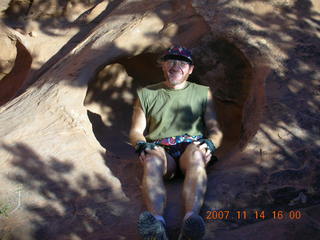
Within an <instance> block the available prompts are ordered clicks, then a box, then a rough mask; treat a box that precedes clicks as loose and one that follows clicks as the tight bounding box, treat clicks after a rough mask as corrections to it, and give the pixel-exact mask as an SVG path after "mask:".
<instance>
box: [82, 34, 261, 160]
mask: <svg viewBox="0 0 320 240" xmlns="http://www.w3.org/2000/svg"><path fill="white" fill-rule="evenodd" d="M192 49H193V53H194V58H195V70H194V72H193V74H192V75H191V77H190V79H189V80H190V81H192V82H196V83H200V84H203V85H207V86H210V89H211V91H212V93H213V95H214V101H215V111H216V114H217V121H218V124H219V127H220V129H221V132H222V138H221V136H218V137H217V139H219V137H220V140H221V146H220V148H219V149H218V151H217V155H219V157H220V158H225V157H228V156H229V157H230V156H232V155H233V154H235V153H237V152H238V151H239V150H241V149H243V148H244V147H245V145H246V144H247V142H248V141H249V140H250V139H251V137H252V136H254V134H255V132H256V131H257V129H258V125H259V116H258V115H259V114H258V112H254V111H248V109H259V108H261V106H252V103H251V102H250V101H248V100H249V99H251V98H252V97H260V98H261V97H263V94H261V91H260V92H259V91H254V92H253V91H252V87H253V70H252V66H251V65H250V62H249V61H248V59H247V58H246V57H245V55H244V54H243V53H242V52H241V50H240V49H238V48H237V47H236V46H235V45H234V44H232V43H231V42H230V41H227V40H225V39H212V38H210V37H208V36H206V37H203V38H202V39H200V40H199V42H197V43H196V44H195V47H193V48H192ZM162 51H163V49H160V50H155V51H145V52H143V53H141V54H139V55H137V56H131V57H122V58H119V59H116V60H115V61H114V62H113V63H111V64H108V65H106V66H105V67H103V68H102V70H100V71H98V73H97V74H96V75H95V77H94V78H93V79H92V80H91V81H90V82H89V84H88V90H87V94H86V98H85V102H84V104H85V106H86V107H87V108H88V116H89V119H90V121H91V123H92V126H93V131H94V133H95V136H96V138H97V140H98V141H99V142H100V144H101V145H102V146H103V147H105V148H106V149H107V150H109V151H111V152H113V153H116V154H120V155H121V152H123V149H124V148H126V143H127V141H128V132H129V129H130V124H131V115H132V104H133V101H134V99H135V97H136V89H137V88H138V87H143V86H146V85H148V84H153V83H157V82H160V81H163V75H162V71H161V68H160V66H159V64H158V61H157V60H158V58H159V55H160V54H161V52H162ZM259 87H260V89H261V88H262V87H263V86H259ZM253 93H254V94H255V96H251V94H253ZM258 102H259V101H255V104H257V103H258ZM261 102H263V101H260V103H261ZM246 104H247V105H246ZM248 104H251V106H250V107H248ZM252 118H253V119H255V121H254V122H253V124H251V123H250V124H248V123H246V122H245V121H249V120H250V121H251V120H252ZM249 125H250V127H247V126H249Z"/></svg>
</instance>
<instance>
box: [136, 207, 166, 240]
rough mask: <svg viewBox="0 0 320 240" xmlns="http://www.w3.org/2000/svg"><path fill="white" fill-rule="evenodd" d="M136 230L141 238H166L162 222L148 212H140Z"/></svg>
mask: <svg viewBox="0 0 320 240" xmlns="http://www.w3.org/2000/svg"><path fill="white" fill-rule="evenodd" d="M138 231H139V233H140V235H141V237H142V238H143V240H168V238H167V235H166V229H165V227H164V223H163V222H162V221H160V220H157V219H156V218H155V217H154V216H153V215H152V214H151V213H150V212H143V213H141V214H140V216H139V220H138Z"/></svg>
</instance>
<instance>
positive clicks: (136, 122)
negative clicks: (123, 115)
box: [129, 98, 147, 147]
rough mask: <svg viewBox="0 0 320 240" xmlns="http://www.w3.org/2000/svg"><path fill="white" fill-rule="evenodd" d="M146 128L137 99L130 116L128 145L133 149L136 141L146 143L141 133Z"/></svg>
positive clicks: (144, 118)
mask: <svg viewBox="0 0 320 240" xmlns="http://www.w3.org/2000/svg"><path fill="white" fill-rule="evenodd" d="M146 126H147V122H146V116H145V114H144V112H143V109H142V107H141V104H140V101H139V98H137V100H136V102H135V104H134V107H133V115H132V124H131V130H130V134H129V138H130V143H131V145H132V146H133V147H134V146H136V143H137V142H138V141H146V138H145V137H144V136H143V132H144V130H145V128H146Z"/></svg>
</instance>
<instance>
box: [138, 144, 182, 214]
mask: <svg viewBox="0 0 320 240" xmlns="http://www.w3.org/2000/svg"><path fill="white" fill-rule="evenodd" d="M140 159H141V160H142V162H143V166H144V170H143V179H142V188H143V197H144V200H145V203H146V206H147V209H148V211H150V212H151V213H152V214H154V215H160V216H162V214H163V211H164V207H165V201H166V193H165V187H164V184H163V177H164V176H168V175H170V174H173V172H174V171H175V167H176V166H175V162H174V160H173V159H172V158H171V157H170V156H169V155H167V154H166V153H165V151H164V149H163V148H161V147H156V149H154V150H146V153H142V155H141V156H140Z"/></svg>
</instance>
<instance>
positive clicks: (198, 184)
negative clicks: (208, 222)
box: [180, 143, 211, 239]
mask: <svg viewBox="0 0 320 240" xmlns="http://www.w3.org/2000/svg"><path fill="white" fill-rule="evenodd" d="M210 158H211V154H210V153H207V152H206V151H205V150H204V149H201V148H200V147H199V146H198V145H196V144H194V143H192V144H190V145H188V147H187V148H186V150H185V151H184V153H183V154H182V156H181V158H180V167H181V170H182V172H183V173H184V174H185V180H184V183H183V191H182V194H183V198H184V202H185V211H186V215H185V217H184V226H183V230H182V231H184V233H181V235H180V237H181V239H183V237H182V235H183V234H186V235H189V236H194V237H195V238H197V237H200V238H201V237H202V236H203V234H204V232H205V225H204V222H203V219H202V218H201V217H200V216H199V212H200V208H201V206H202V204H203V201H204V196H205V192H206V190H207V174H206V169H205V167H206V163H207V162H208V161H209V159H210Z"/></svg>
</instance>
